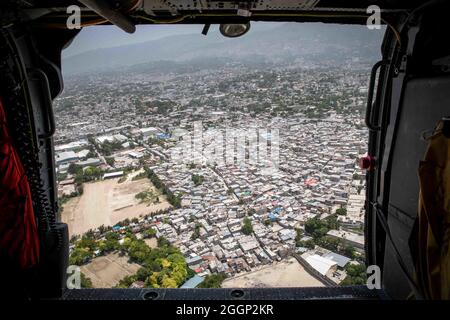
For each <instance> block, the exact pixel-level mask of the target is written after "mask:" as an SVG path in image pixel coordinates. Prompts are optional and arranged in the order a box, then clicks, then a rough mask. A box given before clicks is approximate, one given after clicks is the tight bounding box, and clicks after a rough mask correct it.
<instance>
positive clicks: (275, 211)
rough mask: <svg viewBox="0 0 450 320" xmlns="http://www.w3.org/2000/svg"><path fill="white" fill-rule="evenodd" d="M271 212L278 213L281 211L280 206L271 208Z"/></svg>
mask: <svg viewBox="0 0 450 320" xmlns="http://www.w3.org/2000/svg"><path fill="white" fill-rule="evenodd" d="M272 212H273V213H280V212H281V207H277V208H275V209H273V211H272Z"/></svg>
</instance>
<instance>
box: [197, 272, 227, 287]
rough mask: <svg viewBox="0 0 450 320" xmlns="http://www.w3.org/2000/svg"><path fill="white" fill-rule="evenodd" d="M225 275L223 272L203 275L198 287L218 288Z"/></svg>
mask: <svg viewBox="0 0 450 320" xmlns="http://www.w3.org/2000/svg"><path fill="white" fill-rule="evenodd" d="M226 278H227V276H226V275H225V274H223V273H218V274H211V275H207V276H206V277H205V280H204V281H203V282H202V283H200V284H199V285H198V286H197V287H198V288H220V287H221V286H222V282H223V280H225V279H226Z"/></svg>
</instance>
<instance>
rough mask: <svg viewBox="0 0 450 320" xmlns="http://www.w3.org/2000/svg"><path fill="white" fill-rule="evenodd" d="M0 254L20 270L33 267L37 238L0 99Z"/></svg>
mask: <svg viewBox="0 0 450 320" xmlns="http://www.w3.org/2000/svg"><path fill="white" fill-rule="evenodd" d="M0 251H1V255H2V256H3V257H4V256H5V255H6V256H7V257H8V258H9V259H10V262H11V263H13V264H16V265H18V266H19V267H20V268H22V270H26V269H29V268H30V267H32V266H34V265H36V264H37V262H38V259H39V238H38V233H37V228H36V221H35V219H34V211H33V205H32V202H31V192H30V186H29V184H28V179H27V177H26V175H25V171H24V169H23V166H22V163H21V161H20V159H19V156H18V155H17V152H16V150H15V149H14V146H13V144H12V141H11V138H10V136H9V133H8V127H7V121H6V116H5V111H4V109H3V104H2V101H1V99H0Z"/></svg>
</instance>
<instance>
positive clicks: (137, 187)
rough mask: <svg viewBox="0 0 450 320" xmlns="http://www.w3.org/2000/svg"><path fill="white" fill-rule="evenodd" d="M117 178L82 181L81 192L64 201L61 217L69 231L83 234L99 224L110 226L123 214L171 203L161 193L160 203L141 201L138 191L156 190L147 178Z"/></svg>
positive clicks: (144, 212) (136, 214)
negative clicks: (83, 182)
mask: <svg viewBox="0 0 450 320" xmlns="http://www.w3.org/2000/svg"><path fill="white" fill-rule="evenodd" d="M118 181H119V179H110V180H104V181H99V182H93V183H85V184H84V185H83V188H84V192H83V195H82V196H81V197H76V198H72V199H70V200H69V201H68V202H67V203H65V204H64V206H63V211H62V213H61V220H62V221H63V222H65V223H67V224H68V225H69V234H70V235H79V234H83V233H84V232H86V231H88V230H89V229H93V228H97V227H99V226H101V225H105V226H113V225H115V224H116V223H117V222H119V221H122V220H125V219H126V218H130V219H131V218H135V217H139V216H144V215H147V214H149V213H152V212H155V211H158V210H164V209H168V208H169V207H170V204H169V203H168V202H167V201H166V199H165V197H164V196H162V195H161V196H159V200H160V203H156V204H150V203H146V202H142V203H141V202H140V200H138V199H136V198H135V195H136V194H137V193H139V192H141V191H147V190H154V191H155V192H157V191H156V190H155V188H154V186H153V185H152V183H151V182H150V181H149V180H148V179H139V180H136V181H130V180H127V181H125V182H122V183H118Z"/></svg>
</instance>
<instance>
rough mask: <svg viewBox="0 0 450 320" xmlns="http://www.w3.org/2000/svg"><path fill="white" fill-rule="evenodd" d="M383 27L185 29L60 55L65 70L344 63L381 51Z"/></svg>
mask: <svg viewBox="0 0 450 320" xmlns="http://www.w3.org/2000/svg"><path fill="white" fill-rule="evenodd" d="M383 33H384V30H382V31H376V30H369V29H367V28H366V27H365V26H344V25H327V24H321V23H316V24H312V23H283V24H281V25H280V26H278V27H274V28H273V29H270V30H265V31H254V32H252V30H250V31H249V33H248V34H246V35H245V36H243V37H240V38H236V39H228V38H224V37H223V36H222V35H220V34H219V33H218V32H217V31H216V32H211V33H209V34H208V35H207V36H204V35H201V34H187V35H176V36H168V37H164V38H161V39H157V40H152V41H148V42H143V43H138V44H132V45H126V46H119V47H113V48H106V49H97V50H93V51H88V52H85V53H82V54H78V55H74V56H71V57H68V58H65V59H64V60H63V72H64V74H75V73H81V72H88V71H100V70H113V69H115V68H122V67H127V66H133V65H137V64H143V63H148V62H155V61H160V60H165V61H188V60H192V59H195V60H198V59H201V58H230V59H231V60H234V61H235V60H241V59H242V60H247V61H248V60H252V59H253V58H256V57H258V60H259V61H264V60H266V61H270V62H277V61H289V60H292V59H302V60H304V61H308V60H311V61H326V62H329V63H333V64H342V63H345V62H348V61H349V59H353V58H358V59H359V60H360V61H366V60H367V61H374V60H375V59H378V57H379V56H380V45H381V40H382V37H383Z"/></svg>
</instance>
